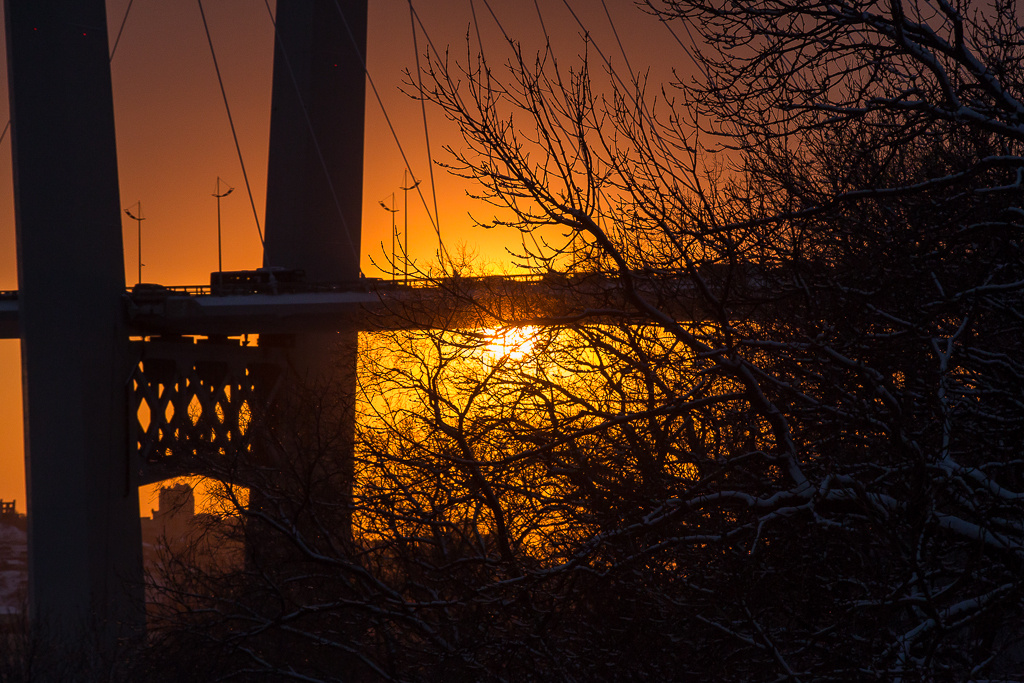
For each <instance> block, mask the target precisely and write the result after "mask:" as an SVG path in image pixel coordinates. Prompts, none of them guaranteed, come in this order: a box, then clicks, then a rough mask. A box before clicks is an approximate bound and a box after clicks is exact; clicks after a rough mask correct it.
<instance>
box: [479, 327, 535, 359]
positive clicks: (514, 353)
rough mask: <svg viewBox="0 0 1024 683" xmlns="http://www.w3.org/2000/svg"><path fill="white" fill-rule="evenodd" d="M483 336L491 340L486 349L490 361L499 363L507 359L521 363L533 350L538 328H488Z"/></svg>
mask: <svg viewBox="0 0 1024 683" xmlns="http://www.w3.org/2000/svg"><path fill="white" fill-rule="evenodd" d="M482 336H483V337H484V339H488V340H490V341H488V342H487V345H486V346H485V347H484V354H485V355H486V356H487V358H488V360H491V361H499V360H503V359H506V358H507V359H509V360H514V361H519V360H522V359H523V358H524V357H525V356H526V355H527V354H529V353H530V352H531V351H532V350H533V346H534V341H535V340H536V337H537V328H536V327H534V326H533V325H525V326H523V327H498V328H486V329H484V330H482Z"/></svg>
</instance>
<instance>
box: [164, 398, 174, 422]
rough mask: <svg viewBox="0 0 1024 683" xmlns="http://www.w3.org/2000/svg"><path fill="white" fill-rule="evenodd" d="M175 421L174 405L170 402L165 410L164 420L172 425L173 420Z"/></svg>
mask: <svg viewBox="0 0 1024 683" xmlns="http://www.w3.org/2000/svg"><path fill="white" fill-rule="evenodd" d="M173 419H174V404H173V403H171V402H169V401H168V403H167V407H166V408H164V420H166V421H167V424H170V423H171V420H173Z"/></svg>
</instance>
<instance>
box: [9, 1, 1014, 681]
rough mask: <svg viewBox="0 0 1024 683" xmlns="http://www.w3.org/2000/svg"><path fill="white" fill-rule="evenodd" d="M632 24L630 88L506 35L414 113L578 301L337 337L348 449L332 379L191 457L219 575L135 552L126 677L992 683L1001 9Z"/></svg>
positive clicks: (999, 575) (1000, 638) (1002, 236)
mask: <svg viewBox="0 0 1024 683" xmlns="http://www.w3.org/2000/svg"><path fill="white" fill-rule="evenodd" d="M640 10H642V11H647V12H654V13H656V14H658V15H659V16H660V17H661V18H662V19H663V20H664V21H665V22H667V23H668V25H669V26H670V27H672V28H673V30H675V31H676V33H677V35H678V36H679V37H680V41H681V43H683V44H685V45H686V47H688V48H689V54H690V55H692V56H693V58H694V59H695V65H687V64H684V63H680V71H679V72H678V76H679V82H678V83H667V84H664V89H662V86H661V84H658V85H657V86H655V85H652V84H649V83H647V82H646V81H645V80H644V78H643V75H642V74H640V75H632V76H631V75H629V74H627V73H626V72H625V71H622V70H617V69H616V70H610V69H609V68H608V65H607V64H606V63H605V62H604V58H605V56H604V54H602V53H600V52H599V50H598V49H597V48H596V47H595V46H590V47H589V54H590V59H591V60H592V61H594V64H587V63H579V62H574V63H572V64H566V63H562V62H559V61H557V60H556V58H555V56H554V55H552V54H541V55H539V56H538V55H532V54H522V53H520V52H519V51H518V50H517V49H516V46H515V45H514V44H513V45H510V46H509V47H510V48H511V50H512V54H513V58H512V59H511V61H510V62H509V63H508V64H505V65H497V64H490V65H488V64H486V63H485V62H483V61H482V60H481V59H479V58H477V57H476V56H475V54H476V52H475V50H474V49H473V48H472V46H471V49H470V50H469V51H468V52H467V55H468V57H467V58H466V59H463V60H455V59H454V58H452V57H448V56H446V55H437V54H432V55H431V58H432V59H431V61H430V62H429V64H428V65H427V66H426V67H425V69H424V73H423V78H424V82H423V86H422V91H421V92H420V94H421V95H422V96H423V97H425V98H426V99H427V100H428V101H430V102H431V103H433V104H435V105H437V106H440V107H442V108H443V109H444V110H445V111H446V112H447V114H448V115H449V116H450V117H451V118H452V119H453V120H454V121H456V122H458V124H459V125H460V126H461V130H462V132H463V135H464V138H465V139H464V141H462V142H461V143H460V144H459V145H454V146H453V150H455V151H454V152H453V155H454V158H451V159H449V163H450V165H451V168H452V169H453V170H454V171H455V172H456V173H459V174H462V175H465V176H467V177H469V178H472V179H474V180H476V181H478V187H479V196H480V199H481V200H482V201H484V202H489V203H490V204H492V205H494V207H495V209H494V212H493V213H494V215H496V216H497V218H496V219H495V222H497V223H503V224H511V225H513V226H514V227H516V228H518V229H520V230H521V231H522V232H523V234H524V238H525V239H524V240H523V244H524V245H525V246H524V247H523V250H522V252H521V253H519V254H517V258H518V260H519V262H521V263H522V264H523V265H527V266H529V267H531V268H533V269H535V270H536V271H537V272H546V271H549V270H552V271H560V272H566V271H575V272H580V273H586V272H594V271H602V272H609V271H611V272H613V273H615V274H616V278H617V280H616V282H617V289H616V290H615V291H614V292H613V293H611V294H610V295H609V301H608V306H606V307H603V308H601V309H600V310H596V309H591V310H589V311H584V312H581V314H580V315H578V316H573V317H569V318H562V319H543V320H535V321H533V322H534V323H535V326H534V327H532V328H529V329H527V330H526V331H525V332H524V333H522V334H523V335H524V336H525V337H528V338H529V341H522V344H521V346H519V347H515V345H514V344H513V345H511V346H506V347H503V348H499V349H497V350H495V349H494V348H491V350H488V349H487V347H488V345H493V340H492V335H490V334H489V333H485V332H483V331H482V329H479V328H478V329H475V330H474V329H461V330H455V329H452V330H443V331H439V332H436V333H425V332H417V333H412V332H410V333H394V334H380V335H376V336H373V337H367V338H365V339H364V340H363V341H364V346H365V347H366V348H365V350H364V352H363V354H362V359H361V361H360V363H361V364H360V388H359V395H358V397H357V410H358V411H359V412H360V414H361V419H360V422H359V424H360V427H359V432H358V434H357V436H356V446H355V462H354V466H353V465H352V463H351V462H350V461H348V460H347V459H346V458H344V457H342V456H340V455H339V454H343V453H344V452H346V450H347V449H348V440H349V437H348V436H347V435H346V434H345V433H344V429H342V428H341V427H340V424H339V420H338V417H337V416H338V415H341V414H343V413H344V412H345V411H346V410H348V409H349V407H347V406H346V405H345V404H346V403H347V402H349V401H351V400H352V397H350V396H347V395H346V393H345V392H344V391H339V390H335V389H334V388H332V387H331V386H329V385H324V384H321V385H316V386H310V387H305V388H304V389H303V390H301V391H299V390H296V392H295V395H294V396H291V397H290V398H288V399H286V400H282V402H281V405H280V406H279V407H278V408H277V409H276V410H277V411H278V413H279V414H277V415H276V416H275V417H274V419H273V420H272V421H269V422H268V423H267V425H266V426H265V427H264V435H265V441H266V444H265V445H264V446H263V447H262V448H263V452H265V453H273V454H276V455H274V456H273V457H272V458H271V460H272V461H273V467H271V466H269V465H268V466H267V467H266V468H261V467H259V466H256V465H252V464H248V465H244V466H241V467H240V469H239V470H236V471H233V472H224V473H223V475H224V477H225V478H226V479H227V480H229V481H236V482H238V483H240V484H244V489H245V491H246V492H247V497H244V498H238V497H236V496H239V495H241V494H240V491H241V490H242V489H235V488H233V487H232V486H225V487H224V488H223V494H224V501H225V503H226V504H227V506H228V508H233V510H232V512H233V513H237V514H238V515H240V516H241V519H242V520H243V522H242V523H241V524H235V525H217V526H216V527H215V529H216V531H215V532H216V533H220V532H224V531H227V532H230V533H233V534H241V535H244V536H245V543H246V544H247V547H248V548H249V550H248V551H247V553H246V559H245V561H244V562H242V563H234V564H231V563H228V564H227V565H218V564H217V563H211V562H205V563H204V562H196V561H191V560H190V557H189V555H188V554H187V553H184V554H181V553H179V554H178V555H176V556H173V557H168V558H167V563H166V564H165V565H164V566H165V567H166V568H167V570H166V572H165V573H164V574H163V575H160V576H155V577H154V581H153V585H152V586H151V589H150V590H151V595H153V597H154V606H153V611H152V613H151V615H150V623H151V627H152V633H151V636H150V637H151V642H150V643H149V644H148V647H147V648H146V649H145V651H144V655H143V656H142V657H141V660H140V662H139V664H138V669H137V672H138V673H137V675H138V676H139V677H140V678H149V679H152V680H187V679H189V678H193V679H197V680H199V679H202V680H218V679H229V680H230V679H234V680H246V681H257V680H268V681H269V680H273V681H277V680H305V681H310V680H330V681H336V680H337V681H378V680H381V681H384V680H395V681H463V680H464V681H476V680H480V681H489V680H494V681H595V680H616V681H618V680H723V681H728V680H734V681H751V680H766V681H767V680H780V681H781V680H786V681H812V680H814V681H818V680H844V681H845V680H849V681H853V680H856V681H863V680H879V681H987V680H1024V674H1022V671H1024V644H1022V637H1024V626H1022V625H1024V417H1022V416H1024V360H1022V359H1024V260H1022V259H1024V253H1022V244H1021V240H1022V238H1024V230H1022V229H1024V203H1022V200H1024V182H1022V178H1024V156H1022V148H1024V39H1022V36H1024V31H1022V27H1021V25H1020V21H1019V14H1018V9H1017V7H1016V5H1015V4H1014V3H1013V2H1005V1H1003V0H997V1H994V2H986V3H969V2H945V1H941V0H935V1H934V2H932V1H927V0H917V1H915V2H901V1H900V0H895V1H894V2H884V3H883V2H858V1H855V0H839V1H837V2H829V3H824V2H822V3H817V2H801V3H789V2H783V1H781V0H779V1H776V0H758V1H756V2H739V3H724V2H723V3H720V2H717V1H713V2H707V3H705V2H700V1H697V0H695V1H692V2H691V1H683V0H648V2H647V3H646V4H644V6H643V7H641V8H640ZM640 10H638V11H640ZM680 54H684V52H683V51H682V49H681V50H680ZM597 60H600V61H597ZM595 64H597V66H598V67H599V68H597V69H594V72H597V73H600V74H601V78H600V79H595V81H592V71H591V67H593V66H594V65H595ZM597 80H600V83H599V84H598V83H597V82H596V81H597ZM477 213H478V214H479V212H477ZM482 227H486V226H482ZM444 263H445V267H446V268H448V269H453V268H455V267H456V266H457V264H455V263H453V262H452V260H451V259H449V258H446V259H444ZM449 274H452V273H449ZM450 281H451V282H456V280H454V279H450ZM641 281H642V283H643V284H642V286H641V285H640V283H641ZM574 282H577V280H574V279H572V278H566V279H565V280H564V281H563V284H562V285H561V286H564V287H565V291H564V292H562V294H563V295H565V296H571V295H572V287H573V286H574V284H573V283H574ZM459 295H460V293H459V291H458V289H457V288H455V287H453V289H452V291H451V296H453V297H458V296H459ZM684 297H688V298H689V299H695V300H699V302H700V310H701V311H702V315H701V316H700V317H701V319H699V320H688V319H682V318H684V317H683V316H680V315H679V314H678V310H679V302H680V300H681V299H682V298H684ZM689 299H688V300H689ZM521 303H522V304H523V305H525V306H529V302H521ZM480 315H481V319H480V324H481V326H482V327H488V326H489V327H493V326H494V325H495V324H499V325H500V321H501V320H502V316H503V311H497V310H492V311H480ZM495 320H497V321H499V322H498V323H495V322H494V321H495ZM516 349H518V350H516ZM211 533H214V532H213V531H212V532H211ZM0 678H2V676H0Z"/></svg>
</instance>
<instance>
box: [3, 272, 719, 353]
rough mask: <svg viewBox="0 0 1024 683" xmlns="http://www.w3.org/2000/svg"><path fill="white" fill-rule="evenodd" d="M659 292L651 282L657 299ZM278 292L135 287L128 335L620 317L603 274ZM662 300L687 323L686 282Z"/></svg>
mask: <svg viewBox="0 0 1024 683" xmlns="http://www.w3.org/2000/svg"><path fill="white" fill-rule="evenodd" d="M638 281H639V282H640V284H641V287H640V288H641V290H643V291H645V294H653V289H655V288H654V287H650V286H649V285H651V284H653V282H654V281H653V280H650V279H647V278H642V277H641V278H639V280H638ZM667 282H668V281H667V280H665V279H659V280H658V283H659V285H658V287H657V289H659V290H661V295H662V296H664V294H665V285H666V284H667ZM645 283H646V284H647V285H648V286H647V287H645V286H643V285H644V284H645ZM277 287H278V288H279V290H278V291H270V289H269V287H268V286H262V287H260V288H258V289H256V288H248V287H223V288H218V290H216V291H212V290H211V288H210V287H209V286H185V287H164V286H162V285H154V284H142V285H136V286H135V287H133V288H132V289H131V290H130V291H128V292H126V293H125V296H124V302H125V306H126V309H127V315H128V325H129V331H130V333H131V334H132V335H133V336H137V337H149V336H162V335H169V336H174V335H183V336H190V335H192V336H211V337H215V336H239V335H244V334H301V333H305V332H318V331H319V332H323V331H369V330H381V329H431V328H442V327H464V326H469V327H475V326H483V325H486V324H487V322H486V321H488V320H490V321H495V320H500V322H501V323H503V324H514V323H515V322H528V321H530V320H533V319H537V318H542V317H544V318H547V317H564V316H573V315H580V314H582V313H583V312H584V311H587V312H589V314H590V315H591V316H593V317H597V316H598V315H599V312H605V313H606V314H608V313H611V312H612V311H622V310H623V308H624V306H623V304H624V302H623V297H622V292H621V287H620V285H619V282H618V280H617V278H614V277H611V276H609V275H607V274H590V275H573V276H565V275H562V274H559V273H549V274H546V275H526V276H485V277H449V278H440V279H416V280H412V279H411V280H381V279H375V278H369V279H365V280H359V281H356V282H347V283H339V284H334V285H304V284H281V285H278V286H277ZM670 291H671V293H672V294H673V296H672V297H671V299H673V304H674V305H673V306H672V307H673V308H676V309H677V310H676V311H675V313H676V314H677V315H682V316H683V317H684V318H689V319H693V316H695V315H697V314H698V311H697V310H695V308H696V301H697V300H698V298H699V297H697V296H695V291H694V289H693V285H692V283H691V282H690V281H689V279H688V278H684V279H678V280H674V281H673V286H672V288H671V290H670ZM662 305H664V302H662ZM18 337H19V328H18V297H17V292H0V339H17V338H18Z"/></svg>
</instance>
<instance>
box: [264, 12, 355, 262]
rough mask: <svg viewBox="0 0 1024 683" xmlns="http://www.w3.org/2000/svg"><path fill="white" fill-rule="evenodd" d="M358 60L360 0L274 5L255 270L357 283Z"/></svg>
mask: <svg viewBox="0 0 1024 683" xmlns="http://www.w3.org/2000/svg"><path fill="white" fill-rule="evenodd" d="M339 8H340V9H341V11H342V13H339ZM365 54H366V0H285V1H283V2H278V4H277V34H276V37H275V46H274V82H273V93H272V100H271V114H270V157H269V162H268V170H267V213H266V244H265V245H264V251H263V265H264V266H281V267H286V268H301V269H303V270H305V271H306V279H307V281H309V282H340V281H343V280H355V279H356V278H358V277H359V257H360V239H359V238H360V226H361V222H362V206H363V118H364V115H363V110H364V107H365V101H366V96H365V91H366V86H365V83H366V76H365V70H364V61H363V60H364V58H365V57H364V56H365Z"/></svg>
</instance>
